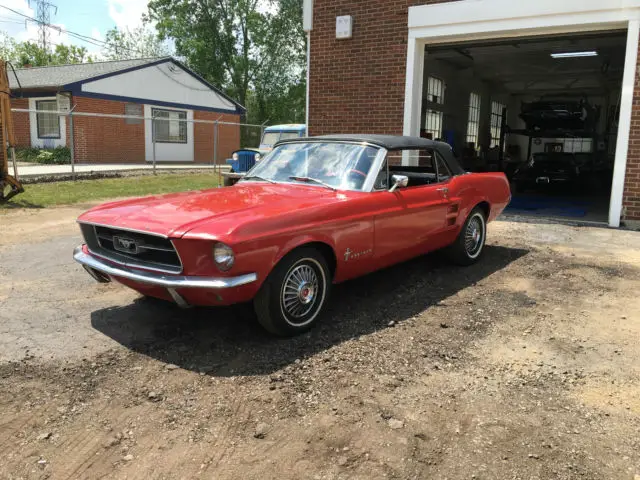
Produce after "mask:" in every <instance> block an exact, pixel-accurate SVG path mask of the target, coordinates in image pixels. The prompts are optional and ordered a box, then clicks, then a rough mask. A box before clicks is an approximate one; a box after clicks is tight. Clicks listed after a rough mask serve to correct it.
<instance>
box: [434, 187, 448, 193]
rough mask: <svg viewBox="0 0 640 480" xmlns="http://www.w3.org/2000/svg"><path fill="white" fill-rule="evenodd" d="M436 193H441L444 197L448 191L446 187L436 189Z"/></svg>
mask: <svg viewBox="0 0 640 480" xmlns="http://www.w3.org/2000/svg"><path fill="white" fill-rule="evenodd" d="M436 192H442V193H444V194H445V195H446V194H447V193H449V189H448V188H447V187H442V188H437V189H436Z"/></svg>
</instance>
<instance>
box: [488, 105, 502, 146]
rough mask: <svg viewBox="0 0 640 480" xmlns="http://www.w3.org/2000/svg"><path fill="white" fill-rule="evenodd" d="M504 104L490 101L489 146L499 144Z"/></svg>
mask: <svg viewBox="0 0 640 480" xmlns="http://www.w3.org/2000/svg"><path fill="white" fill-rule="evenodd" d="M504 109H505V105H504V104H502V103H500V102H491V148H493V147H498V146H500V134H501V133H502V115H503V113H504Z"/></svg>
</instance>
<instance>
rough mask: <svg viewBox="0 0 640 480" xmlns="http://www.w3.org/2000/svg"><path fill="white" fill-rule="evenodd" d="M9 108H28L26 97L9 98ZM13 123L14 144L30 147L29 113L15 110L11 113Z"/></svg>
mask: <svg viewBox="0 0 640 480" xmlns="http://www.w3.org/2000/svg"><path fill="white" fill-rule="evenodd" d="M11 108H23V109H28V108H29V99H28V98H13V99H11ZM13 125H14V130H15V132H16V146H17V147H30V146H31V132H30V131H29V114H28V113H21V112H16V113H14V114H13Z"/></svg>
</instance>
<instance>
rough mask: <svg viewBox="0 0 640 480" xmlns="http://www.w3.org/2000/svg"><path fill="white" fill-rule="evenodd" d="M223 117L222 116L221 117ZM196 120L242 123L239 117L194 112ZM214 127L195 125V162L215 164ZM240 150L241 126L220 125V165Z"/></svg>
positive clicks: (203, 124) (204, 124) (201, 124)
mask: <svg viewBox="0 0 640 480" xmlns="http://www.w3.org/2000/svg"><path fill="white" fill-rule="evenodd" d="M221 115H222V116H221ZM193 119H194V120H207V121H215V120H219V121H220V122H230V123H240V116H239V115H231V114H220V113H216V112H203V111H199V110H196V111H194V112H193ZM213 131H214V126H213V125H212V124H207V123H195V124H194V125H193V137H194V145H193V146H194V150H195V151H194V160H195V161H196V162H202V163H212V162H213V144H214V135H213ZM239 148H240V126H239V125H224V124H218V157H217V159H218V164H224V161H225V160H226V159H227V158H230V157H231V154H232V153H233V151H234V150H238V149H239Z"/></svg>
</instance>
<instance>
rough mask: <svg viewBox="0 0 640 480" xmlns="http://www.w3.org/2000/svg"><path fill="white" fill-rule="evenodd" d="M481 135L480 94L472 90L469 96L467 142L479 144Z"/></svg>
mask: <svg viewBox="0 0 640 480" xmlns="http://www.w3.org/2000/svg"><path fill="white" fill-rule="evenodd" d="M479 136H480V95H478V94H477V93H473V92H471V95H470V96H469V121H468V123H467V143H473V144H474V145H478V139H479Z"/></svg>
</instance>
